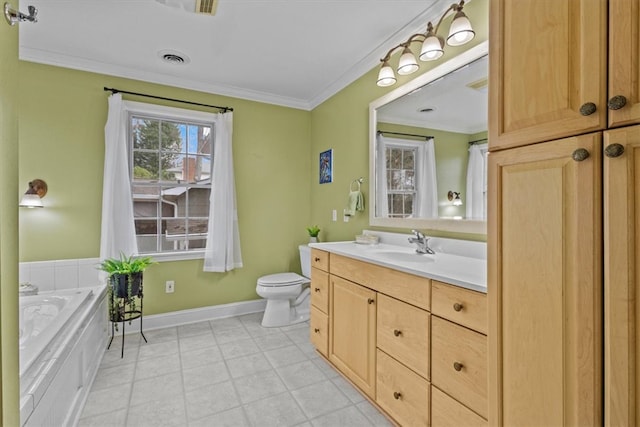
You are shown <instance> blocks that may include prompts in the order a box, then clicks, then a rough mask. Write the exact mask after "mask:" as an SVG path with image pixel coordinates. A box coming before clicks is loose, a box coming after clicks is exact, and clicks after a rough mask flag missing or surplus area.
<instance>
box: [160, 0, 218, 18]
mask: <svg viewBox="0 0 640 427" xmlns="http://www.w3.org/2000/svg"><path fill="white" fill-rule="evenodd" d="M156 1H157V2H158V3H162V4H164V5H167V6H170V7H174V8H176V9H182V10H185V11H187V12H193V13H201V14H204V15H215V14H216V9H217V8H218V0H156Z"/></svg>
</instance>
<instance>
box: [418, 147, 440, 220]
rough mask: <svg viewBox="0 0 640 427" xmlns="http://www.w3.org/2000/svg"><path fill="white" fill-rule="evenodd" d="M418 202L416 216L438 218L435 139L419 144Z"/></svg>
mask: <svg viewBox="0 0 640 427" xmlns="http://www.w3.org/2000/svg"><path fill="white" fill-rule="evenodd" d="M416 160H417V161H416V190H417V191H416V201H415V211H414V216H416V217H418V218H437V217H438V182H437V178H436V152H435V143H434V140H433V138H429V139H428V140H427V141H426V142H424V143H419V144H418V152H417V156H416Z"/></svg>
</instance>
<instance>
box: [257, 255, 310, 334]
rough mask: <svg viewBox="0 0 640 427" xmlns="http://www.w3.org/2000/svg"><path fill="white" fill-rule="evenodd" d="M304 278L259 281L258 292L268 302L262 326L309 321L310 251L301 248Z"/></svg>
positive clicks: (282, 276)
mask: <svg viewBox="0 0 640 427" xmlns="http://www.w3.org/2000/svg"><path fill="white" fill-rule="evenodd" d="M298 249H299V250H300V264H301V267H302V274H303V275H302V276H301V275H299V274H297V273H277V274H270V275H268V276H262V277H260V278H259V279H258V285H257V286H256V292H257V293H258V295H260V296H261V297H262V298H264V299H266V300H267V307H266V308H265V310H264V316H263V317H262V326H264V327H267V328H273V327H278V326H287V325H292V324H294V323H300V322H305V321H307V320H309V297H310V291H309V283H310V282H311V279H310V277H311V248H310V247H309V246H307V245H300V246H299V247H298Z"/></svg>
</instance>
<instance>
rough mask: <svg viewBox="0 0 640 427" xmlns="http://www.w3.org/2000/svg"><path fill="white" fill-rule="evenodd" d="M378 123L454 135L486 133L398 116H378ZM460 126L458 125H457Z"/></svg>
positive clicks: (479, 130)
mask: <svg viewBox="0 0 640 427" xmlns="http://www.w3.org/2000/svg"><path fill="white" fill-rule="evenodd" d="M378 121H380V122H384V123H389V124H396V125H403V126H412V127H417V128H423V129H434V130H441V131H444V132H455V133H466V134H473V133H478V132H482V131H486V130H487V129H486V128H482V127H480V128H472V127H462V126H457V127H448V126H446V125H439V124H437V123H425V122H424V120H422V121H420V120H411V119H409V118H405V117H398V116H383V115H381V114H378ZM458 125H460V124H458Z"/></svg>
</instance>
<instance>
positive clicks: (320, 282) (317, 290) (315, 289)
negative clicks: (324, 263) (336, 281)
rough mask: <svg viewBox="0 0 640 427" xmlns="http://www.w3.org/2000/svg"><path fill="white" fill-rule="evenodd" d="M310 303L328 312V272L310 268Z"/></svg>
mask: <svg viewBox="0 0 640 427" xmlns="http://www.w3.org/2000/svg"><path fill="white" fill-rule="evenodd" d="M311 305H313V306H314V307H317V308H318V309H320V310H321V311H323V312H325V313H329V273H327V272H325V271H322V270H319V269H317V268H315V267H313V268H311Z"/></svg>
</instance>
